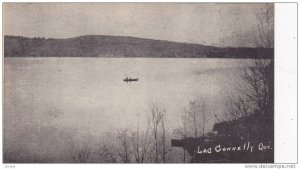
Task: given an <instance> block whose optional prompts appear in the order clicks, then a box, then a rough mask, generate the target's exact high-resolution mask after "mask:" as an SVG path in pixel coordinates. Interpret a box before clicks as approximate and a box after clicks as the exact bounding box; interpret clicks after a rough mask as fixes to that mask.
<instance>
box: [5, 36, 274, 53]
mask: <svg viewBox="0 0 300 169" xmlns="http://www.w3.org/2000/svg"><path fill="white" fill-rule="evenodd" d="M273 53H274V52H273V49H272V50H267V49H261V48H219V47H213V46H204V45H199V44H189V43H178V42H170V41H162V40H152V39H143V38H135V37H124V36H102V35H87V36H80V37H75V38H69V39H53V38H26V37H20V36H5V37H4V55H5V57H154V58H160V57H164V58H165V57H167V58H168V57H170V58H203V57H204V58H205V57H211V58H256V57H258V56H263V57H264V58H273Z"/></svg>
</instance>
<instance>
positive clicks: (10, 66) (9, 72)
mask: <svg viewBox="0 0 300 169" xmlns="http://www.w3.org/2000/svg"><path fill="white" fill-rule="evenodd" d="M4 62H5V67H4V135H5V143H10V144H11V145H13V144H14V143H15V144H14V146H16V145H17V144H24V143H20V142H17V140H19V139H23V142H27V143H28V144H27V145H26V146H27V147H30V146H32V147H34V146H35V143H36V142H35V141H32V140H34V139H36V140H39V139H41V138H42V136H43V139H46V138H44V137H47V138H48V136H45V133H46V135H53V136H56V137H57V138H60V137H68V136H74V135H77V136H78V137H80V136H82V135H83V134H84V135H90V136H97V135H101V134H102V133H105V132H109V131H116V130H119V129H125V128H128V129H135V128H136V127H137V124H138V122H139V124H140V127H141V128H143V126H145V124H146V122H147V119H148V116H149V113H150V112H149V104H151V103H153V102H155V103H157V104H158V105H159V106H160V108H162V109H165V110H166V116H167V125H168V129H169V130H170V131H172V130H173V129H174V128H176V127H179V126H180V125H182V124H181V113H182V112H183V110H184V108H185V107H187V106H188V103H189V101H192V100H194V99H196V98H198V97H200V96H202V97H205V98H207V103H208V105H209V112H210V113H209V114H210V115H209V117H208V119H209V122H208V124H207V129H206V130H207V131H209V130H211V128H212V126H213V124H214V123H215V119H214V114H220V115H221V114H222V112H224V111H225V108H224V100H225V99H226V96H227V94H228V93H230V92H234V88H233V87H232V84H235V83H238V81H239V78H238V73H239V72H240V70H241V68H242V67H244V66H245V65H246V64H247V63H248V60H242V59H204V58H203V59H177V58H176V59H167V58H164V59H157V58H111V59H108V58H84V57H82V58H71V57H66V58H57V57H51V58H5V59H4ZM127 76H128V77H131V78H139V81H138V82H131V83H126V82H124V81H123V79H124V78H125V77H127ZM57 129H59V131H60V132H56V131H58V130H57ZM67 131H70V132H67ZM24 133H26V134H27V135H29V136H27V137H26V134H24ZM30 134H32V136H30ZM24 135H25V136H24ZM48 141H49V140H48ZM29 143H30V144H29ZM36 144H37V143H36ZM19 146H20V147H21V146H22V145H19ZM5 148H9V146H8V145H7V146H6V147H5Z"/></svg>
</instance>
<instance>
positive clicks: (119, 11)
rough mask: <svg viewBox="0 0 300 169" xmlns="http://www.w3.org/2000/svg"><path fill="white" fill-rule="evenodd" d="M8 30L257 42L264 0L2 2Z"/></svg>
mask: <svg viewBox="0 0 300 169" xmlns="http://www.w3.org/2000/svg"><path fill="white" fill-rule="evenodd" d="M3 6H4V7H3V9H4V34H5V35H15V36H25V37H47V38H49V37H52V38H72V37H77V36H82V35H113V36H134V37H141V38H150V39H159V40H168V41H176V42H186V43H197V44H204V45H213V46H219V47H226V46H230V47H254V38H253V34H254V32H255V31H256V25H257V24H258V21H257V19H256V14H257V13H261V12H262V11H264V9H265V7H266V4H263V3H260V4H253V3H252V4H228V3H227V4H221V3H218V4H214V3H4V5H3Z"/></svg>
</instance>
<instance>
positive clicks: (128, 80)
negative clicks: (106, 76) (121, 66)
mask: <svg viewBox="0 0 300 169" xmlns="http://www.w3.org/2000/svg"><path fill="white" fill-rule="evenodd" d="M123 81H124V82H127V83H128V82H137V81H139V78H131V77H129V78H128V77H126V78H125V79H123Z"/></svg>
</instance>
